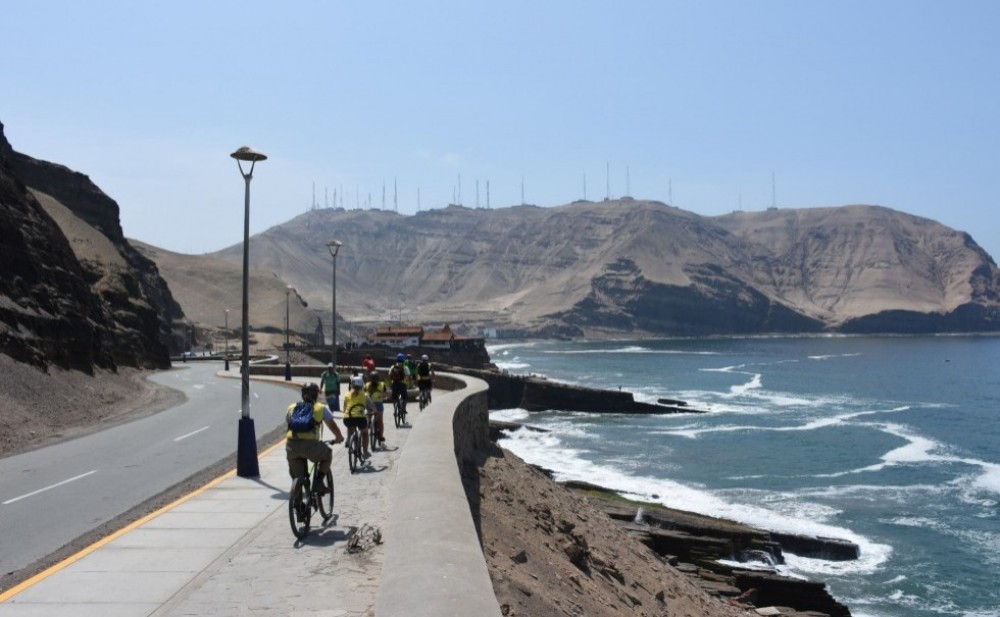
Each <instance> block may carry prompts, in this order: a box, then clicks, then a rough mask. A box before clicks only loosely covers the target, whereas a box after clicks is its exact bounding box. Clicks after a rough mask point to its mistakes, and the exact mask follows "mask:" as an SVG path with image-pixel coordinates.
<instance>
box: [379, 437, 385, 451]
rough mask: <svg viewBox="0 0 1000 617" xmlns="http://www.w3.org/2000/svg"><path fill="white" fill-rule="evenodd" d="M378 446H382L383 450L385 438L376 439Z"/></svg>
mask: <svg viewBox="0 0 1000 617" xmlns="http://www.w3.org/2000/svg"><path fill="white" fill-rule="evenodd" d="M378 446H379V447H380V448H382V449H383V450H385V440H384V439H379V440H378Z"/></svg>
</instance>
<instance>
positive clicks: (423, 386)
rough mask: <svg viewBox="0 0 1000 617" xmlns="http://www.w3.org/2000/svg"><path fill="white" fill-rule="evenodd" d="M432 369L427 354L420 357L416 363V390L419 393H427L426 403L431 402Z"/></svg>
mask: <svg viewBox="0 0 1000 617" xmlns="http://www.w3.org/2000/svg"><path fill="white" fill-rule="evenodd" d="M433 379H434V367H433V366H431V363H430V358H428V357H427V354H424V355H422V356H420V362H418V363H417V389H419V390H420V392H421V393H423V392H427V402H428V403H430V402H431V387H432V386H433Z"/></svg>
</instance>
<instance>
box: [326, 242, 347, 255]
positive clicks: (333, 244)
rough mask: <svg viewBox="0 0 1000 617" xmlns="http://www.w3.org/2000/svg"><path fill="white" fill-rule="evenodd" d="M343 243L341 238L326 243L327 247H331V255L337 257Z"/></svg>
mask: <svg viewBox="0 0 1000 617" xmlns="http://www.w3.org/2000/svg"><path fill="white" fill-rule="evenodd" d="M342 245H343V242H341V241H340V240H330V241H329V242H327V243H326V248H328V249H330V255H332V256H333V257H336V256H337V251H339V250H340V247H341V246H342Z"/></svg>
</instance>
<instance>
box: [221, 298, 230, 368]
mask: <svg viewBox="0 0 1000 617" xmlns="http://www.w3.org/2000/svg"><path fill="white" fill-rule="evenodd" d="M222 353H223V354H225V355H224V357H225V359H226V371H229V309H226V349H225V350H224V351H223V352H222Z"/></svg>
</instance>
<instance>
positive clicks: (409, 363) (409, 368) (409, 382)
mask: <svg viewBox="0 0 1000 617" xmlns="http://www.w3.org/2000/svg"><path fill="white" fill-rule="evenodd" d="M403 368H404V369H405V370H406V387H407V388H412V387H413V371H414V370H416V368H417V365H416V363H415V362H414V361H413V354H410V353H408V354H406V360H404V361H403Z"/></svg>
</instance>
